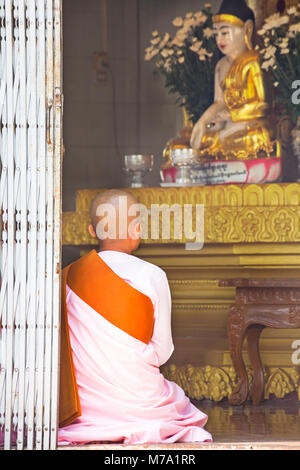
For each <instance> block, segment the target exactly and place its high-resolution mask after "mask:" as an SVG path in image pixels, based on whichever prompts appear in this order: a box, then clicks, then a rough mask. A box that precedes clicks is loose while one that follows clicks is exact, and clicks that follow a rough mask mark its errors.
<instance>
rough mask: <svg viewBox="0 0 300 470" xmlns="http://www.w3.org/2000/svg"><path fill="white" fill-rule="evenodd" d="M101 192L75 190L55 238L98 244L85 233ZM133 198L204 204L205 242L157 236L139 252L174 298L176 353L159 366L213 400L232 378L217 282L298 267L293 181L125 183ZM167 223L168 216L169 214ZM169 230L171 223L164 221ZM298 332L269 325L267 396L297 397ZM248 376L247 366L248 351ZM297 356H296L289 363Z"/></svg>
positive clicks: (193, 394) (223, 296)
mask: <svg viewBox="0 0 300 470" xmlns="http://www.w3.org/2000/svg"><path fill="white" fill-rule="evenodd" d="M99 191H103V189H101V190H79V191H78V192H77V200H76V211H75V212H66V213H63V216H62V217H63V234H62V243H63V245H64V246H77V247H80V250H81V254H84V253H85V252H86V251H87V250H90V249H91V248H95V241H94V240H93V239H92V238H90V236H89V234H88V231H87V226H88V224H89V206H90V203H91V200H92V199H93V197H94V196H95V195H96V194H97V193H98V192H99ZM128 191H129V192H131V193H133V194H134V196H135V197H136V199H137V200H138V202H139V203H141V204H144V205H146V206H147V208H150V206H151V205H152V204H158V205H162V204H167V205H169V206H172V205H173V204H180V205H184V204H191V205H193V206H195V205H196V204H203V205H204V222H205V225H204V247H203V248H202V249H201V250H196V251H191V250H187V249H186V242H187V241H188V240H185V239H184V238H183V239H182V240H180V241H179V242H176V243H174V240H173V238H172V240H171V239H170V240H165V239H164V238H162V237H158V239H155V240H151V239H149V240H142V244H141V246H140V248H139V249H138V251H137V252H136V255H137V256H139V257H141V258H142V259H144V260H146V261H149V262H151V263H154V264H157V265H158V266H160V267H161V268H162V269H163V270H164V271H165V272H166V274H167V276H168V279H169V283H170V288H171V293H172V300H173V307H172V331H173V338H174V344H175V351H174V354H173V355H172V357H171V359H170V360H169V362H168V363H167V364H166V365H165V366H163V368H162V371H163V373H164V375H165V377H166V378H168V379H169V380H173V381H175V382H177V383H178V384H179V385H180V386H181V387H182V388H183V389H184V390H185V392H186V393H187V394H188V396H189V397H190V398H194V399H198V400H199V399H202V398H207V399H210V400H213V401H220V400H222V399H224V398H227V397H228V396H229V395H230V394H231V393H232V389H233V388H234V385H235V383H236V374H235V370H234V368H233V366H232V362H231V357H230V354H229V349H228V341H227V315H228V309H229V307H230V305H232V304H233V302H234V299H235V289H234V288H224V287H223V288H222V287H219V281H220V280H224V279H232V278H247V279H251V278H256V279H257V278H270V279H271V278H277V279H278V278H285V279H286V278H297V277H298V274H299V272H300V271H299V268H300V184H298V183H284V184H270V185H234V186H230V185H228V186H203V187H190V188H185V187H182V188H175V187H173V188H142V189H128ZM173 223H174V220H173ZM171 234H172V227H171ZM295 340H300V331H298V330H271V329H266V330H265V331H264V332H263V334H262V337H261V341H260V351H261V357H262V361H263V364H264V374H265V383H266V387H265V398H269V397H270V396H272V395H275V396H276V397H277V398H283V397H285V396H287V395H289V394H291V393H294V394H295V395H296V396H298V399H300V365H296V364H293V361H292V355H293V353H294V349H293V343H294V342H295ZM244 355H245V362H246V364H247V372H248V375H249V380H250V383H251V380H252V370H251V367H250V366H249V364H250V363H249V360H248V357H247V352H246V350H245V351H244ZM294 362H295V361H294Z"/></svg>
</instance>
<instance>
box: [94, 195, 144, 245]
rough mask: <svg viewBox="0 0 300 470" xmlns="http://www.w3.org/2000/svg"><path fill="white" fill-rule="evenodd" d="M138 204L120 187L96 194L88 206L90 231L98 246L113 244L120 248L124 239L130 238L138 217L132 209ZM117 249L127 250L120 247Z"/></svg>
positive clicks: (137, 222) (124, 242)
mask: <svg viewBox="0 0 300 470" xmlns="http://www.w3.org/2000/svg"><path fill="white" fill-rule="evenodd" d="M134 205H138V201H137V200H136V198H135V197H134V196H133V195H132V194H130V193H128V192H127V191H123V190H120V189H110V190H107V191H103V192H102V193H99V194H97V196H96V197H95V198H94V199H93V201H92V203H91V208H90V218H91V226H92V229H93V230H92V231H91V229H90V228H89V231H90V233H91V234H92V232H94V235H95V236H94V235H92V236H93V237H94V238H97V239H98V240H99V242H100V246H101V247H103V246H107V245H109V246H112V245H113V246H114V247H116V246H117V247H118V248H122V246H123V245H124V246H125V245H126V241H128V240H129V239H130V238H131V233H129V232H131V231H134V229H135V227H136V226H137V225H138V224H139V218H138V216H137V213H136V211H135V212H134V210H133V211H131V213H130V208H132V209H134V207H132V206H134ZM119 251H126V252H127V251H128V250H127V249H126V247H125V249H124V250H123V249H120V250H119Z"/></svg>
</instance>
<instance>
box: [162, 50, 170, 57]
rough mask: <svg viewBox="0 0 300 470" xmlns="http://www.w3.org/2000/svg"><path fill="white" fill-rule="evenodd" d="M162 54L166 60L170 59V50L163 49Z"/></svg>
mask: <svg viewBox="0 0 300 470" xmlns="http://www.w3.org/2000/svg"><path fill="white" fill-rule="evenodd" d="M160 53H161V55H162V56H163V58H164V59H166V58H167V57H169V50H168V49H163V50H162V51H160Z"/></svg>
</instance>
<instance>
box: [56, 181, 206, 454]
mask: <svg viewBox="0 0 300 470" xmlns="http://www.w3.org/2000/svg"><path fill="white" fill-rule="evenodd" d="M135 204H137V201H136V200H135V199H134V198H133V196H132V195H130V194H129V193H127V192H125V191H116V190H109V191H105V192H103V193H100V194H99V195H98V196H97V197H96V198H95V199H94V201H93V203H92V206H91V224H90V226H89V232H90V234H91V236H92V237H94V238H97V239H98V240H99V250H98V251H95V250H93V251H91V252H90V253H89V254H88V255H86V256H83V257H82V258H80V259H79V260H78V261H76V262H75V263H73V264H71V265H70V266H67V267H66V268H65V269H64V271H63V285H62V292H63V295H62V334H61V376H60V412H59V421H60V429H59V432H58V444H59V445H71V444H73V445H74V444H82V443H89V442H100V443H101V442H106V443H107V442H111V443H113V442H114V443H116V442H118V443H123V444H151V443H174V442H204V441H208V442H210V441H212V437H211V435H210V434H209V433H208V432H207V431H206V430H205V429H204V426H205V424H206V422H207V416H206V415H205V414H204V413H202V412H201V411H200V410H199V409H198V408H196V407H195V406H194V405H193V404H192V403H191V402H190V400H189V399H188V398H187V397H186V396H185V394H184V392H183V390H182V389H181V388H180V387H179V386H178V385H177V384H175V383H174V382H170V381H168V380H166V379H165V378H164V377H163V375H162V374H161V372H160V369H159V367H160V366H161V365H162V364H164V363H165V362H166V361H167V360H168V359H169V358H170V356H171V355H172V353H173V350H174V346H173V341H172V333H171V296H170V290H169V285H168V281H167V277H166V274H165V273H164V271H163V270H162V269H160V268H159V267H157V266H155V265H153V264H151V263H148V262H146V261H143V260H141V259H139V258H137V257H136V256H134V255H133V253H134V252H135V250H136V249H137V248H138V246H139V243H140V238H141V224H140V221H139V218H138V216H137V215H136V214H135V215H130V216H129V215H128V214H129V213H131V214H133V213H134V210H132V209H133V208H134V207H135V206H134V205H135Z"/></svg>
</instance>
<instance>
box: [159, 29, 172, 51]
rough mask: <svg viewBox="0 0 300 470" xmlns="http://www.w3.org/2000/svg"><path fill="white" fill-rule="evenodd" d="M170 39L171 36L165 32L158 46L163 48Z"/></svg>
mask: <svg viewBox="0 0 300 470" xmlns="http://www.w3.org/2000/svg"><path fill="white" fill-rule="evenodd" d="M170 39H171V36H170V35H169V33H166V34H165V35H164V38H163V40H162V41H161V43H160V45H159V47H160V48H161V49H162V48H164V47H165V45H166V44H167V42H169V40H170Z"/></svg>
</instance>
